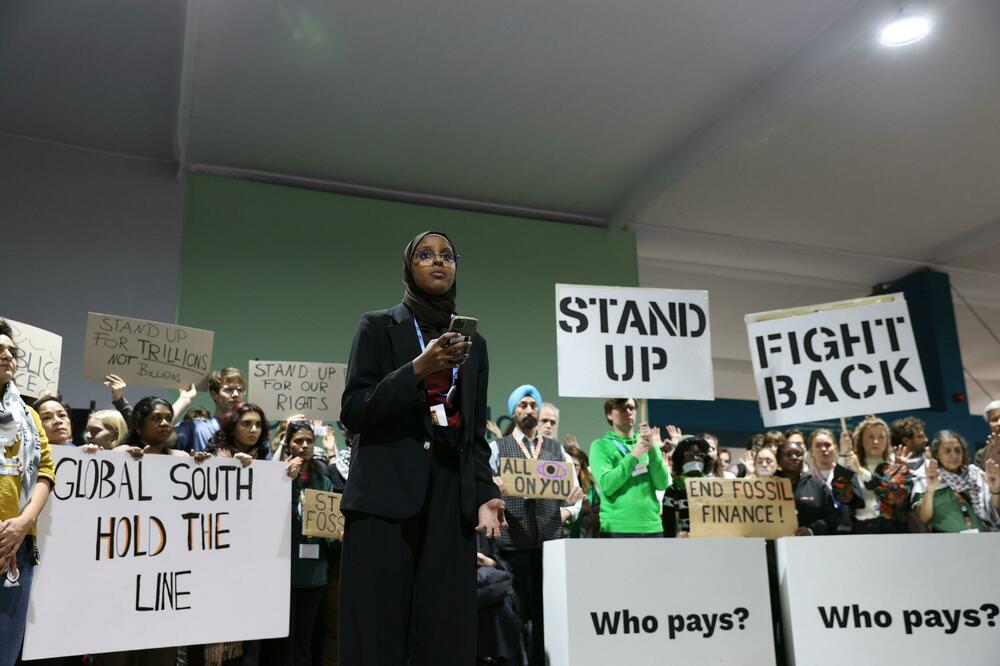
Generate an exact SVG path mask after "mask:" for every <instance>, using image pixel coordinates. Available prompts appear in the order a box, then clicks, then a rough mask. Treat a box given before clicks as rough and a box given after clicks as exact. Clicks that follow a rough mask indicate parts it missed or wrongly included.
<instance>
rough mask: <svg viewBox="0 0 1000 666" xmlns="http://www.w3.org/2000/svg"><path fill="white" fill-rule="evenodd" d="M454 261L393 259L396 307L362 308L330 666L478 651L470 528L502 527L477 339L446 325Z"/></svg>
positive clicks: (429, 242) (425, 243) (350, 395)
mask: <svg viewBox="0 0 1000 666" xmlns="http://www.w3.org/2000/svg"><path fill="white" fill-rule="evenodd" d="M457 262H458V255H457V254H456V253H455V249H454V245H453V244H452V243H451V241H450V240H449V239H448V237H447V236H446V235H445V234H443V233H441V232H437V231H429V232H425V233H422V234H420V235H419V236H417V237H416V238H414V239H413V240H412V241H411V242H410V244H409V245H407V246H406V250H405V252H404V253H403V283H404V285H405V286H406V291H405V293H404V295H403V302H402V303H400V304H399V305H396V306H395V307H393V308H390V309H388V310H379V311H375V312H368V313H365V314H364V315H362V317H361V321H360V323H359V324H358V330H357V333H356V334H355V336H354V344H353V346H352V347H351V358H350V362H349V364H348V369H347V384H346V387H345V389H344V396H343V400H342V404H341V416H340V418H341V421H342V422H343V423H344V425H345V426H346V427H347V428H348V429H349V430H350V431H351V432H353V433H357V440H356V441H355V445H354V454H353V455H354V458H353V460H352V461H351V474H350V477H349V478H348V480H347V486H346V488H345V489H344V498H343V501H342V503H341V508H342V510H343V511H344V515H345V517H346V528H345V531H344V545H343V553H342V560H341V587H340V614H339V622H340V626H339V630H338V636H339V639H338V640H339V649H340V663H343V664H350V666H366V665H368V664H373V665H374V664H378V665H382V664H400V665H403V664H408V665H409V666H418V665H424V664H427V665H430V664H433V665H435V666H438V665H440V664H449V665H455V666H472V665H473V664H474V663H475V658H476V609H477V606H476V545H475V533H476V531H480V532H485V533H486V535H487V536H488V537H492V538H495V537H496V536H498V535H499V531H500V528H501V527H503V526H505V525H506V523H505V522H504V513H503V509H504V505H503V502H502V501H501V500H500V499H499V497H500V493H499V490H498V489H497V487H496V485H495V484H494V483H493V481H492V478H491V473H490V467H489V456H490V450H489V446H488V445H487V443H486V437H485V425H486V386H487V381H488V375H489V361H488V357H487V354H486V341H485V340H484V339H483V338H482V337H481V336H479V335H475V336H473V338H472V339H471V340H467V339H465V338H463V337H461V336H460V335H459V334H457V333H450V332H448V330H447V329H448V326H449V322H450V320H451V316H452V314H453V313H454V312H455V293H456V284H455V272H456V269H457Z"/></svg>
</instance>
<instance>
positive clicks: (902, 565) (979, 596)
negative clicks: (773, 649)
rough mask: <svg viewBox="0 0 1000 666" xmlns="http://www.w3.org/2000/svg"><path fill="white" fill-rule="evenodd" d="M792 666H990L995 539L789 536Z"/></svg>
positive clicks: (781, 563) (786, 563) (781, 571)
mask: <svg viewBox="0 0 1000 666" xmlns="http://www.w3.org/2000/svg"><path fill="white" fill-rule="evenodd" d="M777 556H778V577H779V580H780V585H781V606H782V614H783V617H784V626H785V648H786V653H787V655H788V661H789V664H797V665H798V666H827V665H829V666H842V664H906V666H923V665H927V666H941V665H942V664H962V666H996V664H998V663H1000V626H998V625H1000V576H997V562H998V561H1000V534H899V535H884V536H877V535H876V536H849V537H843V536H833V537H813V538H785V539H779V540H778V542H777Z"/></svg>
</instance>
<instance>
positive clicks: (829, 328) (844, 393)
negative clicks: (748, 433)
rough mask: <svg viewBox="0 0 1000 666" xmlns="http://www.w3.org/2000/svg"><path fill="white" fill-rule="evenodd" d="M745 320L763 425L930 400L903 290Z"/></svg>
mask: <svg viewBox="0 0 1000 666" xmlns="http://www.w3.org/2000/svg"><path fill="white" fill-rule="evenodd" d="M745 319H746V324H747V337H748V338H749V340H750V357H751V359H752V360H753V369H754V379H755V380H756V383H757V395H758V398H759V402H760V413H761V416H762V417H763V419H764V425H765V426H767V427H769V428H770V427H773V426H781V425H786V424H789V423H806V422H809V421H818V420H821V419H828V418H837V417H841V416H844V417H847V416H859V415H861V414H873V413H877V412H894V411H902V410H909V409H922V408H924V407H927V406H928V405H929V402H928V400H927V389H926V387H925V385H924V373H923V370H922V369H921V367H920V357H919V356H918V354H917V345H916V342H915V340H914V338H913V329H912V327H911V324H910V313H909V310H908V309H907V307H906V301H905V300H904V298H903V295H902V294H886V295H884V296H873V297H870V298H862V299H857V300H853V301H841V302H839V303H826V304H823V305H812V306H808V307H803V308H795V309H792V310H777V311H774V312H762V313H758V314H749V315H746V318H745Z"/></svg>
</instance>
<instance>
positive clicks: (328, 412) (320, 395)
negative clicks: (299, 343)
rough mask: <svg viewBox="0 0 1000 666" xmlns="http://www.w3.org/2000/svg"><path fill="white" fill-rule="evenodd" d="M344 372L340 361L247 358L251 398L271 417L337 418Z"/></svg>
mask: <svg viewBox="0 0 1000 666" xmlns="http://www.w3.org/2000/svg"><path fill="white" fill-rule="evenodd" d="M346 374H347V366H346V365H345V364H343V363H304V362H300V361H250V398H251V399H252V400H253V401H254V402H255V403H257V404H258V405H260V406H261V407H262V408H263V409H264V413H265V414H267V415H268V416H270V417H272V418H285V417H288V416H291V415H292V414H304V415H305V417H306V418H308V419H322V420H324V421H336V420H338V419H339V418H340V396H341V395H342V394H343V393H344V377H345V376H346Z"/></svg>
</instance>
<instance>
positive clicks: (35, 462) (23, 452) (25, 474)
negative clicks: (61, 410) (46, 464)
mask: <svg viewBox="0 0 1000 666" xmlns="http://www.w3.org/2000/svg"><path fill="white" fill-rule="evenodd" d="M0 390H3V389H0ZM0 411H2V412H6V413H8V414H10V415H11V416H12V417H14V418H13V420H12V421H11V422H9V423H6V424H3V425H2V426H0V439H3V440H10V441H4V443H3V449H4V450H0V454H4V455H6V451H5V449H6V447H8V446H10V445H12V444H13V443H14V440H17V441H19V442H20V443H21V445H20V448H19V449H18V453H17V458H18V462H19V463H20V468H21V508H22V509H23V508H24V506H25V505H26V504H27V503H28V498H29V497H30V496H31V491H32V489H33V488H34V487H35V483H36V482H37V481H38V466H39V464H40V462H41V456H42V440H41V436H40V435H39V433H38V426H37V425H36V424H35V419H34V418H32V416H31V414H30V413H29V412H28V406H27V405H25V404H24V400H22V399H21V393H20V392H19V391H18V390H17V387H16V386H14V382H7V386H6V389H5V390H3V398H2V400H0Z"/></svg>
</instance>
